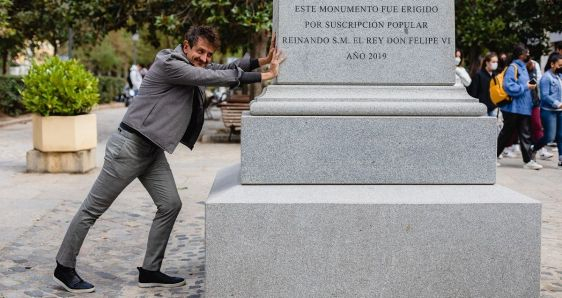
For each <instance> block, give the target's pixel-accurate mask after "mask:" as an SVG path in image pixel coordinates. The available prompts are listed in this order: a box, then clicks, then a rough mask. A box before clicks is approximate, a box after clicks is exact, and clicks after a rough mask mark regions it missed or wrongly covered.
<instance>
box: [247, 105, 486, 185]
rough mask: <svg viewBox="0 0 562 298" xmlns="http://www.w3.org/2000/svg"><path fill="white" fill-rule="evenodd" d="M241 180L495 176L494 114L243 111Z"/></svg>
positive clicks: (447, 180)
mask: <svg viewBox="0 0 562 298" xmlns="http://www.w3.org/2000/svg"><path fill="white" fill-rule="evenodd" d="M242 128H243V129H242V138H241V152H242V154H241V159H242V174H241V175H242V184H494V183H495V181H496V158H497V157H496V138H497V127H496V119H495V118H492V117H445V116H440V117H384V116H253V115H248V114H246V115H243V116H242Z"/></svg>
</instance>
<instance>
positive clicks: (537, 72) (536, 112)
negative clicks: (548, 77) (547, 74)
mask: <svg viewBox="0 0 562 298" xmlns="http://www.w3.org/2000/svg"><path fill="white" fill-rule="evenodd" d="M527 72H529V78H530V79H531V80H534V81H535V82H540V80H541V78H542V72H541V69H540V64H539V63H538V62H537V61H535V60H532V59H531V60H530V61H529V62H527ZM538 87H540V86H538ZM531 96H532V98H533V110H532V111H531V139H532V140H533V143H536V142H538V141H539V140H540V139H541V138H542V137H543V136H544V129H543V125H542V121H541V109H540V96H539V88H536V89H535V90H531ZM537 153H538V154H537V155H538V156H539V157H540V158H541V159H549V158H551V157H553V156H554V154H552V153H550V152H548V150H546V147H543V148H541V149H540V150H539V151H538V152H537ZM533 159H534V158H533Z"/></svg>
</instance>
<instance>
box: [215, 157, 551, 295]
mask: <svg viewBox="0 0 562 298" xmlns="http://www.w3.org/2000/svg"><path fill="white" fill-rule="evenodd" d="M205 231H206V269H205V270H206V280H205V285H206V291H205V295H206V297H419V298H424V297H431V298H433V297H483V298H484V297H494V298H501V297H506V298H507V297H539V292H540V288H539V281H540V241H541V238H540V233H541V205H540V203H539V202H537V201H535V200H532V199H530V198H528V197H526V196H523V195H521V194H518V193H516V192H514V191H511V190H509V189H507V188H504V187H501V186H488V185H479V186H462V185H449V186H447V185H445V186H436V185H433V186H432V185H423V186H416V185H408V186H405V185H402V186H396V185H361V186H357V185H339V186H338V185H324V186H320V185H262V186H256V185H241V184H240V180H239V167H237V166H235V167H231V168H228V169H226V170H223V171H222V172H221V173H219V175H218V176H217V178H216V180H215V183H214V185H213V188H212V190H211V193H210V196H209V199H208V201H207V203H206V230H205Z"/></svg>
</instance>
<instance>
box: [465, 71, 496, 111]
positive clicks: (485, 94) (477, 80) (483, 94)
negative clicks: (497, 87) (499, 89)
mask: <svg viewBox="0 0 562 298" xmlns="http://www.w3.org/2000/svg"><path fill="white" fill-rule="evenodd" d="M491 80H492V76H491V75H490V74H489V73H488V72H487V71H485V70H480V71H479V72H478V73H476V75H475V76H474V78H472V83H471V84H470V86H468V88H467V90H468V94H470V96H472V97H474V98H478V101H479V102H480V103H483V104H485V105H486V107H487V108H488V112H491V111H493V110H494V109H495V108H496V106H495V105H494V104H493V103H492V100H491V99H490V81H491Z"/></svg>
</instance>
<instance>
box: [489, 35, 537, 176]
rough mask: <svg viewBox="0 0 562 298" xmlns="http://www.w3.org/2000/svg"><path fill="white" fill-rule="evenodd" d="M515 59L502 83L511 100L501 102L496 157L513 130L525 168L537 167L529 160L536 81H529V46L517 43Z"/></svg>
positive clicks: (505, 144)
mask: <svg viewBox="0 0 562 298" xmlns="http://www.w3.org/2000/svg"><path fill="white" fill-rule="evenodd" d="M513 57H514V58H515V60H514V61H513V62H512V63H511V64H510V65H509V67H508V69H507V71H506V74H505V77H504V81H503V86H504V89H505V91H506V92H507V94H508V95H509V96H510V97H511V98H512V101H511V102H509V103H507V104H505V105H502V106H501V107H500V110H501V112H502V115H503V119H504V124H503V128H502V130H501V131H500V134H499V136H498V148H497V156H498V157H499V156H500V154H501V153H502V151H503V149H504V148H505V147H506V146H507V144H508V142H509V141H510V139H511V138H512V136H513V132H514V131H516V132H517V134H518V136H519V145H520V148H521V156H522V158H523V162H524V163H525V165H524V168H526V169H532V170H539V169H542V166H541V165H540V164H538V163H537V162H535V161H534V160H532V156H531V154H532V152H531V145H532V140H531V111H532V108H533V100H532V97H531V90H534V89H535V88H536V87H537V85H536V84H531V83H529V73H528V72H527V67H526V64H527V62H529V61H530V59H531V58H530V55H529V50H528V49H527V48H526V47H525V46H523V45H518V46H516V47H515V49H514V50H513Z"/></svg>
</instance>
